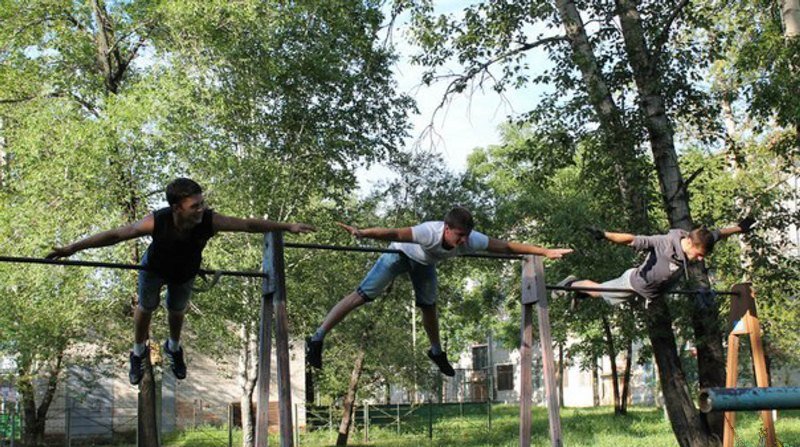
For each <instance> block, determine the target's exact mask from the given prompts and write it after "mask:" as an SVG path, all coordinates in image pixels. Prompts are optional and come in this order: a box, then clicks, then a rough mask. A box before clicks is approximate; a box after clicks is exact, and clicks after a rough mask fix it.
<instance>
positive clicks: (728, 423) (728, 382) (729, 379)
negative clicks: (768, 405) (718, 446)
mask: <svg viewBox="0 0 800 447" xmlns="http://www.w3.org/2000/svg"><path fill="white" fill-rule="evenodd" d="M726 369H727V375H726V377H725V387H726V388H736V381H737V380H738V378H739V336H738V335H736V334H734V333H732V332H731V334H730V335H728V358H727V362H726ZM724 420H725V427H724V428H723V432H722V439H723V442H722V447H733V441H734V439H735V433H734V432H733V427H735V426H736V412H735V411H726V412H725V416H724Z"/></svg>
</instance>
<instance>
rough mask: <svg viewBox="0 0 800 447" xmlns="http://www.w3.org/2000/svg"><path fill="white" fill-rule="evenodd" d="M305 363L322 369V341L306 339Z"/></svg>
mask: <svg viewBox="0 0 800 447" xmlns="http://www.w3.org/2000/svg"><path fill="white" fill-rule="evenodd" d="M306 363H308V364H309V365H311V366H313V367H314V368H317V369H322V340H313V339H311V337H309V338H307V339H306Z"/></svg>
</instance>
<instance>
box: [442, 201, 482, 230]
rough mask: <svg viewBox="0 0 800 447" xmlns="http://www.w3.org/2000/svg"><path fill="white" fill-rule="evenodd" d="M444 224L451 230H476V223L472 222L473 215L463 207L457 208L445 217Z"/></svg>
mask: <svg viewBox="0 0 800 447" xmlns="http://www.w3.org/2000/svg"><path fill="white" fill-rule="evenodd" d="M444 223H445V224H446V225H447V226H448V227H450V228H458V229H461V230H467V231H472V229H473V228H475V221H474V220H472V213H470V212H469V210H468V209H466V208H464V207H462V206H456V207H454V208H453V209H451V210H450V211H448V212H447V214H445V216H444Z"/></svg>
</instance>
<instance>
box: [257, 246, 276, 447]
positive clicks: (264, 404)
mask: <svg viewBox="0 0 800 447" xmlns="http://www.w3.org/2000/svg"><path fill="white" fill-rule="evenodd" d="M263 256H264V258H263V259H264V260H263V264H262V266H261V271H262V272H264V273H266V274H267V275H269V276H268V277H266V278H264V279H262V280H261V324H260V326H259V330H258V383H257V386H258V389H257V390H256V439H255V441H256V442H255V445H257V446H266V445H268V442H269V441H268V435H269V433H268V423H269V420H268V418H269V382H270V374H271V372H272V371H271V369H270V362H271V360H272V299H273V292H274V285H275V274H274V272H275V270H274V269H273V268H272V265H271V264H272V263H271V259H272V258H273V257H274V253H273V239H272V237H271V233H268V234H265V235H264V254H263Z"/></svg>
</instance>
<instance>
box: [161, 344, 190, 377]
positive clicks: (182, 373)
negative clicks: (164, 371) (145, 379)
mask: <svg viewBox="0 0 800 447" xmlns="http://www.w3.org/2000/svg"><path fill="white" fill-rule="evenodd" d="M163 348H164V357H166V358H167V360H169V364H170V365H169V366H170V369H172V374H175V378H176V379H178V380H183V379H185V378H186V362H184V361H183V346H181V347H178V350H177V351H175V352H172V351H170V350H169V341H165V342H164V346H163Z"/></svg>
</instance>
